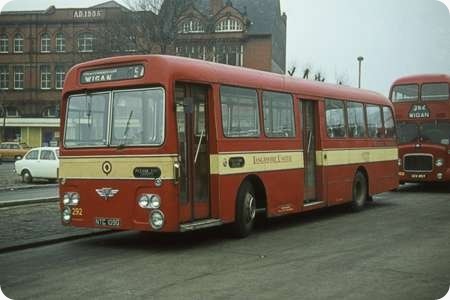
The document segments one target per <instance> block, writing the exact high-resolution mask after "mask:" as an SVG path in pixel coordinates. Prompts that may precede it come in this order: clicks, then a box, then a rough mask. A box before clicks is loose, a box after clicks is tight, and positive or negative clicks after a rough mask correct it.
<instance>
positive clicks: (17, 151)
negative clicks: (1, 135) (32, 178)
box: [0, 142, 30, 161]
mask: <svg viewBox="0 0 450 300" xmlns="http://www.w3.org/2000/svg"><path fill="white" fill-rule="evenodd" d="M28 150H30V147H29V146H28V145H27V144H25V143H19V142H3V143H1V144H0V159H1V160H2V161H5V160H18V159H21V158H22V157H23V156H24V155H25V153H27V152H28Z"/></svg>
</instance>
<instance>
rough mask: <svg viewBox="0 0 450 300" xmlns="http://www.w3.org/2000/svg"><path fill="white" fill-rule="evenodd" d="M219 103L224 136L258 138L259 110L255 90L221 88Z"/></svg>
mask: <svg viewBox="0 0 450 300" xmlns="http://www.w3.org/2000/svg"><path fill="white" fill-rule="evenodd" d="M220 103H221V108H222V129H223V134H224V136H226V137H256V136H259V133H260V130H259V108H258V95H257V93H256V90H254V89H247V88H238V87H231V86H222V87H221V88H220Z"/></svg>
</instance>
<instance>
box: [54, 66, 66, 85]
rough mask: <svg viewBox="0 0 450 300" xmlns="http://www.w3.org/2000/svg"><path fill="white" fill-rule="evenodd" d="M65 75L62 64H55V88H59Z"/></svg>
mask: <svg viewBox="0 0 450 300" xmlns="http://www.w3.org/2000/svg"><path fill="white" fill-rule="evenodd" d="M65 76H66V71H65V69H64V67H63V66H56V70H55V88H56V89H57V90H61V89H62V88H63V86H64V78H65Z"/></svg>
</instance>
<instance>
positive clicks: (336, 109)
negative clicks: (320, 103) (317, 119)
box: [325, 99, 346, 138]
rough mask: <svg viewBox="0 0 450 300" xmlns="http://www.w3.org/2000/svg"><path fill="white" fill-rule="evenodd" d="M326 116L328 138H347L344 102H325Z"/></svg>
mask: <svg viewBox="0 0 450 300" xmlns="http://www.w3.org/2000/svg"><path fill="white" fill-rule="evenodd" d="M325 115H326V123H327V133H328V136H329V137H331V138H341V137H345V136H346V128H345V116H344V101H341V100H329V99H327V100H325Z"/></svg>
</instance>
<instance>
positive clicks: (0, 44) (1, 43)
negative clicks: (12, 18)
mask: <svg viewBox="0 0 450 300" xmlns="http://www.w3.org/2000/svg"><path fill="white" fill-rule="evenodd" d="M8 52H9V40H8V36H7V35H6V34H2V35H0V53H8Z"/></svg>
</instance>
